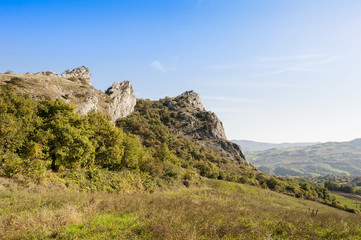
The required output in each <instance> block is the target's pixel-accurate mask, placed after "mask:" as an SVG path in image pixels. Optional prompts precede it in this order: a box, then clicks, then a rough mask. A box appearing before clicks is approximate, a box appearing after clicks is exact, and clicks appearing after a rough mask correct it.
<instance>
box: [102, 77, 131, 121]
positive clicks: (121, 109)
mask: <svg viewBox="0 0 361 240" xmlns="http://www.w3.org/2000/svg"><path fill="white" fill-rule="evenodd" d="M105 93H106V94H107V95H108V97H109V98H110V99H111V100H112V102H111V103H110V105H109V115H110V116H111V117H112V119H113V121H114V122H115V121H116V120H118V119H119V118H123V117H126V116H128V115H129V114H131V113H132V112H133V111H134V107H135V104H136V102H137V99H136V97H135V94H134V90H133V86H132V84H131V83H130V81H124V82H121V83H118V82H114V83H113V85H112V86H111V87H110V88H108V90H107V91H106V92H105Z"/></svg>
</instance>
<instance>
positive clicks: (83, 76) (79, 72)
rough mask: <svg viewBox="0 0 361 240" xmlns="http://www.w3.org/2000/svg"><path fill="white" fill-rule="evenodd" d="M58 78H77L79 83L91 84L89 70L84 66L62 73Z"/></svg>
mask: <svg viewBox="0 0 361 240" xmlns="http://www.w3.org/2000/svg"><path fill="white" fill-rule="evenodd" d="M60 76H61V77H64V78H69V79H71V78H77V79H79V81H81V82H84V83H87V84H89V85H90V84H91V78H92V76H91V74H90V71H89V69H88V68H87V67H84V66H81V67H78V68H74V69H73V70H71V71H68V72H66V73H63V74H61V75H60Z"/></svg>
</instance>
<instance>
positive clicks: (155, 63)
mask: <svg viewBox="0 0 361 240" xmlns="http://www.w3.org/2000/svg"><path fill="white" fill-rule="evenodd" d="M174 59H175V60H174V62H176V60H177V57H175V58H174ZM150 66H151V67H153V68H154V69H156V70H158V71H161V72H163V73H165V72H168V71H174V70H176V69H177V67H176V65H175V64H173V65H170V64H163V63H161V62H160V61H157V60H154V61H153V62H152V63H151V64H150Z"/></svg>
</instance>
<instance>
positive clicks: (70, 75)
mask: <svg viewBox="0 0 361 240" xmlns="http://www.w3.org/2000/svg"><path fill="white" fill-rule="evenodd" d="M0 84H11V85H14V86H16V87H17V89H18V91H20V92H23V93H27V94H29V95H30V96H32V97H33V98H36V99H44V98H49V99H57V98H59V99H62V100H63V101H65V102H68V103H72V104H74V105H76V106H77V109H76V111H77V112H78V113H79V114H82V115H84V114H87V113H88V112H89V111H92V110H93V111H100V112H102V113H104V114H108V115H110V117H111V120H112V121H113V122H115V121H116V120H117V119H119V118H122V117H125V116H127V115H129V114H130V113H132V112H133V110H134V106H135V103H136V97H135V95H134V91H133V87H132V85H131V83H130V82H129V81H124V82H122V83H118V82H115V83H114V84H113V85H112V87H110V88H109V89H108V90H107V91H106V93H104V92H102V91H100V90H97V89H95V88H93V87H92V86H90V84H91V74H90V72H89V69H88V68H86V67H84V66H83V67H79V68H75V69H73V70H72V71H68V70H67V71H66V72H65V73H63V74H57V73H55V72H52V71H48V72H38V73H26V74H0Z"/></svg>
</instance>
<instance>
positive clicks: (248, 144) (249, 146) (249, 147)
mask: <svg viewBox="0 0 361 240" xmlns="http://www.w3.org/2000/svg"><path fill="white" fill-rule="evenodd" d="M232 142H234V143H237V144H238V145H240V146H242V149H243V151H245V152H258V151H265V150H268V149H272V148H276V149H283V148H291V147H305V146H312V145H316V144H320V143H317V142H301V143H265V142H255V141H249V140H232Z"/></svg>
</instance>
